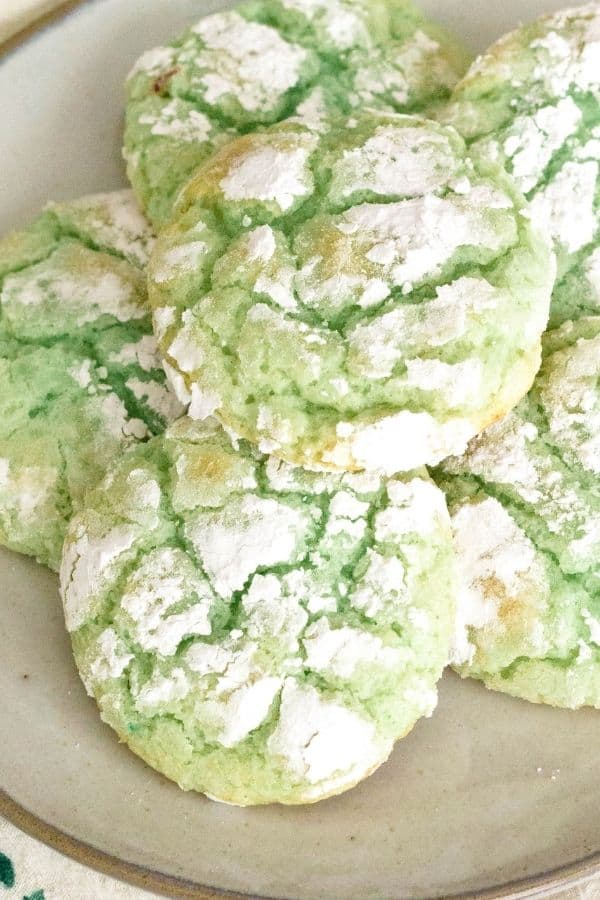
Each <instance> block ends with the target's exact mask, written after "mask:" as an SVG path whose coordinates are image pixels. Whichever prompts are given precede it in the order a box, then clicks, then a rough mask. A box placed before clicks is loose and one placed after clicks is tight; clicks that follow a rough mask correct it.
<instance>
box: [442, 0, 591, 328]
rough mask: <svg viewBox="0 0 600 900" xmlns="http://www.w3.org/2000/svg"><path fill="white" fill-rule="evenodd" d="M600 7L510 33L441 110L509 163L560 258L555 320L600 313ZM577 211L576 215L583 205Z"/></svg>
mask: <svg viewBox="0 0 600 900" xmlns="http://www.w3.org/2000/svg"><path fill="white" fill-rule="evenodd" d="M599 61H600V9H599V7H598V5H597V4H594V3H590V4H589V5H587V6H581V7H578V8H574V9H567V10H563V11H561V12H558V13H555V14H554V15H550V16H546V17H543V18H541V19H538V20H537V21H536V22H533V23H532V24H528V25H524V26H522V27H521V28H520V29H518V30H517V31H515V32H512V33H511V34H508V35H506V36H505V37H503V38H502V39H501V40H500V41H498V42H497V43H496V44H494V45H492V47H491V48H490V49H489V50H488V51H487V52H486V53H485V54H483V56H481V57H480V58H479V59H478V60H476V61H475V63H474V64H473V66H472V67H471V69H470V70H469V72H468V73H467V75H466V76H465V78H464V79H463V80H462V81H461V82H460V83H459V84H458V85H457V87H456V89H455V91H454V94H453V98H452V102H451V103H450V104H449V106H448V107H447V109H445V110H443V111H442V112H441V114H440V115H441V117H442V118H443V120H444V121H446V122H450V123H452V124H453V125H455V126H456V127H457V128H458V130H459V131H460V132H461V133H462V134H463V135H464V136H465V137H466V138H467V141H468V142H469V144H470V146H471V149H472V152H474V153H479V154H481V155H482V156H483V157H484V158H487V159H492V160H494V161H495V162H500V163H501V164H503V165H505V166H506V167H507V169H508V171H510V172H511V173H512V175H513V176H514V177H515V179H516V181H517V184H518V185H519V187H520V188H521V190H523V192H524V193H525V194H526V196H527V198H528V199H529V200H530V201H531V211H532V217H533V221H534V222H535V223H536V224H537V225H538V226H539V227H540V228H543V229H545V230H546V231H547V233H548V234H549V236H550V237H551V238H552V240H553V243H554V247H555V249H556V252H557V256H558V275H559V278H558V280H557V284H556V288H555V291H554V296H553V302H552V308H551V320H550V321H551V324H552V325H553V326H555V325H559V324H560V323H561V322H563V321H565V320H567V319H570V318H573V317H578V316H580V315H586V314H587V313H590V312H594V311H595V309H596V308H597V305H598V297H599V296H600V295H599V294H598V292H597V290H596V287H595V285H594V283H593V281H592V282H590V281H589V280H588V278H587V271H588V260H589V258H590V257H591V255H592V254H593V252H594V250H595V249H596V248H597V247H598V245H599V243H600V226H599V209H600V167H599V156H598V151H599V147H598V137H599V135H600V101H599V98H600V62H599ZM574 208H576V209H577V215H576V216H574V215H573V209H574Z"/></svg>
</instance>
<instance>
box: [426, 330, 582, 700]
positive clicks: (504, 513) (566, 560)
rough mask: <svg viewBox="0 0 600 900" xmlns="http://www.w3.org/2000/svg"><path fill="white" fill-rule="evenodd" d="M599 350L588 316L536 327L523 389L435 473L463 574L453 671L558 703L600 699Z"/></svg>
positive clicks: (522, 694) (508, 689) (493, 685)
mask: <svg viewBox="0 0 600 900" xmlns="http://www.w3.org/2000/svg"><path fill="white" fill-rule="evenodd" d="M599 351H600V318H596V317H593V318H592V317H584V318H582V319H580V320H579V321H578V322H577V323H575V324H573V323H571V322H568V323H565V324H564V325H563V326H562V327H561V328H559V329H556V330H554V331H550V332H548V334H547V335H546V337H545V356H544V362H543V365H542V368H541V370H540V373H539V375H538V377H537V378H536V381H535V383H534V386H533V388H532V390H531V392H530V394H529V395H528V397H527V398H526V399H525V400H524V401H523V402H522V403H521V404H520V405H519V406H518V407H517V408H516V409H515V410H514V411H513V412H512V413H511V414H510V415H509V416H507V417H506V418H505V419H504V420H503V421H502V422H499V423H498V424H496V425H493V426H492V427H491V428H489V429H488V430H487V431H485V432H484V433H483V434H482V435H480V436H479V437H478V438H477V439H475V440H474V441H473V442H472V443H471V445H470V446H469V450H468V452H467V453H466V454H465V455H464V456H462V457H459V458H457V459H453V460H449V461H447V462H446V463H445V464H444V466H443V472H441V473H440V479H439V483H440V485H441V486H442V487H444V489H445V490H446V491H447V492H448V496H449V500H450V509H451V513H452V515H453V523H454V531H455V544H456V549H457V553H458V558H459V563H460V566H459V569H460V571H461V572H462V575H463V585H462V588H461V591H460V592H459V603H458V609H459V614H458V627H457V636H456V640H455V651H454V661H455V663H456V664H457V665H459V666H460V672H461V674H463V675H472V676H474V677H476V678H480V679H482V680H483V681H485V683H486V684H488V686H490V687H493V688H495V689H498V690H504V691H507V692H509V693H513V694H516V695H517V696H523V697H526V698H527V699H532V700H538V701H542V702H547V703H552V704H555V705H559V706H569V707H577V706H581V705H593V706H600V654H599V651H598V647H597V645H596V644H597V642H596V638H597V636H598V635H597V631H596V630H595V627H594V623H593V621H592V619H593V618H594V617H596V616H598V614H599V612H600V609H599V607H598V601H597V589H596V583H597V580H598V559H599V554H600V494H599V492H598V489H597V483H596V482H597V475H598V472H599V471H600V416H599V410H600V395H599V392H598V376H599V372H600V367H599V363H598V360H599V359H600V355H599ZM590 623H591V624H590Z"/></svg>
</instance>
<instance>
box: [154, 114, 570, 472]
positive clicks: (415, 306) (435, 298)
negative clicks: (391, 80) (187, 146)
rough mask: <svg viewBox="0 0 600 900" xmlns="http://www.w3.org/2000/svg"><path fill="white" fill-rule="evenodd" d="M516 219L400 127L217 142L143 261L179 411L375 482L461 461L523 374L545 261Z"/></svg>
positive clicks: (543, 249) (509, 196) (435, 141)
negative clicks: (372, 474) (183, 408)
mask: <svg viewBox="0 0 600 900" xmlns="http://www.w3.org/2000/svg"><path fill="white" fill-rule="evenodd" d="M524 204H525V201H524V200H523V199H522V197H521V195H520V194H519V193H518V192H517V191H516V189H515V188H514V185H513V183H512V180H511V179H510V178H509V177H508V176H507V175H506V174H505V173H504V172H502V171H501V170H500V169H498V168H496V167H494V166H491V165H489V164H483V163H482V164H479V163H477V162H476V163H474V162H473V161H472V160H471V158H470V157H469V156H468V154H467V152H466V150H465V146H464V143H463V141H462V139H461V138H460V137H459V136H458V134H457V133H456V131H455V130H454V129H452V128H447V127H444V126H440V125H437V124H435V123H433V122H429V121H427V120H425V119H420V118H416V117H413V116H401V115H394V114H383V113H377V112H373V113H365V114H363V115H362V116H360V117H359V118H354V119H350V120H345V121H342V122H341V123H340V124H339V125H338V126H335V127H332V128H331V129H330V131H329V132H328V133H327V134H325V135H321V136H319V135H317V134H315V133H314V132H311V131H309V130H307V129H306V128H304V127H303V126H301V125H299V124H297V123H293V124H292V123H290V122H287V123H284V124H282V125H278V126H274V127H273V128H272V129H270V130H269V131H265V132H262V133H254V134H251V135H246V136H245V137H242V138H238V139H236V140H235V141H231V142H230V143H229V144H228V145H227V146H226V147H225V148H223V149H222V150H221V151H220V152H219V153H217V154H216V155H215V156H214V157H213V158H212V159H211V160H210V161H209V162H208V163H205V165H204V166H203V167H201V168H200V169H199V170H198V172H197V173H196V175H195V176H194V178H193V179H192V180H191V181H190V182H189V184H188V185H187V186H186V188H185V189H184V191H183V192H182V195H181V198H180V201H179V203H178V206H177V210H176V214H175V216H174V219H173V222H172V223H171V224H170V225H169V226H168V227H167V228H165V229H164V230H163V232H162V233H161V236H160V238H159V239H158V241H157V244H156V247H155V250H154V252H153V254H152V257H151V261H150V265H149V276H150V299H151V302H152V305H153V307H154V328H155V333H156V335H157V337H158V340H159V345H160V347H161V350H162V352H163V355H164V357H165V368H166V370H167V372H169V374H170V376H171V380H172V382H173V384H174V386H175V387H176V389H177V391H178V394H179V397H180V399H181V400H182V401H183V402H190V401H191V405H190V415H191V416H193V417H194V418H202V417H203V416H205V415H207V414H212V413H213V412H214V413H215V415H216V416H217V418H219V419H220V421H221V422H223V423H224V424H226V425H227V426H228V427H230V428H233V429H234V430H235V431H236V432H237V433H239V434H241V435H242V436H243V437H245V438H246V439H248V440H251V441H254V442H260V446H261V449H263V450H264V451H265V452H267V453H274V454H275V455H277V456H280V457H282V458H284V459H287V460H288V461H290V462H293V463H297V464H301V465H307V466H319V467H321V468H327V469H332V470H361V469H365V470H372V471H382V472H385V473H388V474H391V473H393V472H397V471H409V470H411V469H414V468H417V467H419V466H421V465H425V464H428V463H437V462H439V461H440V460H441V459H443V458H445V457H446V456H448V455H450V454H451V453H461V452H462V451H463V450H464V448H465V446H466V444H467V441H468V440H469V439H470V438H471V437H472V436H473V435H474V434H477V433H478V432H479V431H481V430H482V429H483V428H485V426H486V425H488V424H489V423H490V422H492V421H494V420H495V419H497V418H499V417H500V416H502V415H503V414H504V413H505V412H506V411H507V410H509V409H511V408H512V407H513V406H514V405H515V404H516V403H517V402H518V401H519V400H520V399H521V397H523V395H524V394H525V393H526V392H527V391H528V389H529V387H530V386H531V383H532V381H533V378H534V375H535V373H536V372H537V370H538V368H539V364H540V337H541V334H542V332H543V330H544V327H545V325H546V320H547V316H548V304H549V300H550V292H551V289H552V285H553V282H554V259H553V256H552V253H551V251H550V249H549V247H548V246H547V244H546V242H545V240H542V239H541V238H540V237H539V236H538V234H537V232H536V231H535V230H534V229H533V228H532V226H531V223H530V221H529V218H528V214H527V211H526V209H524Z"/></svg>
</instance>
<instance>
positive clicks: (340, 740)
mask: <svg viewBox="0 0 600 900" xmlns="http://www.w3.org/2000/svg"><path fill="white" fill-rule="evenodd" d="M452 563H453V556H452V552H451V541H450V531H449V519H448V514H447V510H446V507H445V504H444V500H443V496H442V494H441V492H440V491H439V490H437V488H435V486H434V485H433V484H432V482H431V481H429V479H428V477H427V475H426V474H425V473H413V474H412V475H411V476H410V477H407V478H406V479H399V478H396V479H391V480H388V481H385V480H382V479H380V478H378V477H374V476H370V477H369V478H365V477H359V476H348V475H329V474H323V473H313V472H308V471H306V470H303V469H299V468H295V467H292V466H289V465H288V464H286V463H281V462H278V461H276V460H273V459H272V458H268V457H264V456H262V455H261V454H259V453H258V452H257V451H256V450H255V449H253V448H251V447H250V445H249V444H247V443H246V442H244V441H238V442H237V444H236V446H234V445H233V444H232V442H231V440H230V439H229V438H228V436H227V435H226V434H225V433H224V432H223V430H222V429H221V427H220V426H219V425H218V424H217V423H216V421H215V420H211V419H207V420H206V421H204V422H194V421H193V420H191V419H189V418H184V419H181V420H179V421H178V422H177V423H175V424H174V425H173V426H171V427H170V428H169V429H168V430H167V431H166V433H165V435H164V436H163V437H160V438H155V439H154V440H152V441H150V442H149V443H148V444H146V445H144V446H141V447H139V448H137V449H136V450H135V451H132V453H130V454H127V455H126V456H124V457H123V459H122V460H121V461H120V462H119V463H118V464H116V465H115V467H113V469H112V470H111V471H110V472H109V474H108V475H107V477H106V479H105V481H104V482H103V483H102V484H101V485H100V486H99V488H98V490H97V491H95V492H91V493H90V494H89V495H88V502H87V508H86V509H85V510H84V511H82V512H81V513H79V514H78V515H76V516H75V518H74V519H73V521H72V523H71V526H70V529H69V534H68V536H67V539H66V542H65V549H64V555H63V565H62V569H61V593H62V597H63V602H64V607H65V618H66V622H67V627H68V628H69V630H70V631H71V633H72V637H73V644H74V649H75V656H76V660H77V663H78V666H79V668H80V671H81V674H82V678H83V680H84V682H85V684H86V687H87V688H88V690H89V691H90V692H91V693H92V694H93V696H95V697H96V699H97V700H98V702H99V704H100V707H101V711H102V715H103V717H104V718H105V719H106V720H107V721H108V722H109V723H110V724H111V725H112V726H113V727H114V728H115V729H116V730H117V731H118V732H119V734H120V735H121V736H122V737H123V738H124V739H125V740H127V742H128V743H129V744H130V746H131V747H132V748H133V749H134V750H135V751H136V752H137V753H139V754H140V755H142V756H143V757H144V758H145V759H146V760H147V761H149V762H150V764H151V765H154V766H155V767H157V768H159V769H160V770H161V771H163V772H165V773H166V774H167V775H169V776H170V777H171V778H174V779H176V780H177V781H179V783H180V784H181V785H182V786H183V787H188V788H194V789H196V790H199V791H202V792H206V793H208V794H209V795H210V796H212V797H217V798H219V799H223V800H225V801H228V802H234V803H240V804H249V803H264V802H273V801H279V802H283V803H299V802H308V801H312V800H317V799H320V798H321V797H324V796H328V795H330V794H332V793H337V792H339V791H341V790H344V789H346V788H348V787H350V786H352V784H354V783H356V782H357V781H358V780H360V779H361V778H364V777H365V776H366V775H367V774H369V773H370V772H371V771H372V770H373V769H374V768H376V767H377V766H378V765H379V764H380V763H381V762H383V760H384V759H385V758H386V757H387V755H388V754H389V752H390V750H391V747H392V745H393V743H394V741H395V740H396V739H398V738H399V737H401V736H402V735H403V734H405V733H406V732H407V731H408V730H410V728H411V727H412V725H413V724H414V722H415V721H416V719H417V718H419V716H421V715H428V714H430V712H431V709H432V697H435V685H436V681H437V679H438V678H439V676H440V674H441V671H442V668H443V666H444V664H445V661H446V658H447V653H448V642H449V637H450V633H451V627H452V622H453V611H452V602H453V570H452ZM355 588H356V589H357V590H356V592H355V593H354V595H353V591H355ZM374 589H375V590H377V602H378V603H379V605H380V606H381V607H382V610H381V611H378V614H377V616H376V617H375V616H374V615H373V602H374V601H371V604H370V605H369V603H367V602H366V599H365V598H366V594H365V591H369V590H374ZM361 591H362V594H361ZM346 598H348V600H349V602H348V601H347V599H346ZM398 697H403V698H405V699H404V700H403V701H402V702H398ZM174 721H177V722H178V723H179V724H178V725H177V727H176V731H175V732H172V727H173V722H174ZM169 734H170V737H168V735H169ZM161 747H162V749H160V748H161ZM167 747H168V750H167V751H166V752H165V748H167Z"/></svg>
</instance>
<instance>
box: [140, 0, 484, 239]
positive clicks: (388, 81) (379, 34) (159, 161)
mask: <svg viewBox="0 0 600 900" xmlns="http://www.w3.org/2000/svg"><path fill="white" fill-rule="evenodd" d="M467 65H468V60H467V58H466V55H465V53H464V52H463V50H462V49H461V48H459V47H458V45H457V44H456V43H455V42H454V41H453V40H452V39H451V38H450V37H449V36H448V35H447V34H446V33H445V32H443V31H442V29H440V28H438V27H437V26H435V25H433V24H432V23H430V22H428V21H427V20H426V19H425V18H424V17H423V15H422V14H421V13H420V12H419V11H418V10H417V9H415V7H414V6H412V4H411V3H410V2H407V0H400V2H398V0H262V2H258V0H257V2H249V3H244V4H241V5H240V6H237V7H236V8H235V9H234V10H232V11H229V12H221V13H216V14H215V15H212V16H207V17H206V18H204V19H201V20H200V22H198V24H196V25H194V26H193V27H192V28H189V29H188V30H187V31H186V32H185V33H184V34H183V35H182V36H181V37H180V38H178V39H177V40H175V41H174V42H173V43H172V44H171V45H170V46H168V47H158V48H156V49H154V50H150V51H149V52H147V53H145V54H144V55H143V56H142V57H141V58H140V60H139V61H138V62H137V63H136V65H135V66H134V69H133V71H132V73H131V75H130V76H129V79H128V83H127V87H128V98H129V99H128V106H127V125H126V130H125V157H126V159H127V163H128V174H129V178H130V180H131V183H132V185H133V187H134V190H135V191H136V193H137V195H138V197H139V199H140V201H141V203H142V205H143V206H144V208H145V209H146V210H147V212H148V214H149V216H150V218H151V219H152V220H153V221H154V222H155V223H156V224H158V225H160V224H163V223H164V222H165V221H166V220H167V219H168V218H169V216H170V212H171V209H172V206H173V201H174V199H175V197H176V195H177V193H178V191H179V189H180V188H181V186H182V185H183V184H184V183H185V182H186V181H187V179H188V178H189V176H190V175H191V174H192V172H193V171H194V169H196V167H197V166H198V165H199V164H200V163H202V162H204V160H205V159H207V158H208V157H209V156H210V155H212V153H213V152H214V151H215V149H216V148H218V147H220V146H221V145H222V144H223V143H225V142H226V141H227V140H229V139H230V138H231V137H235V136H236V135H238V134H245V133H247V132H250V131H254V130H256V129H257V128H260V127H261V126H264V125H271V124H273V123H275V122H279V121H281V120H282V119H286V118H288V117H290V116H292V117H294V118H296V119H299V120H301V121H303V122H305V123H307V124H308V125H309V127H312V128H314V129H315V130H316V131H322V130H326V129H327V127H328V122H329V120H331V118H332V117H335V115H337V114H339V113H340V112H341V113H344V114H349V113H351V112H352V110H353V109H355V108H360V107H363V106H365V105H370V106H379V107H383V108H385V109H387V110H390V109H391V110H394V109H396V110H400V111H405V110H422V109H424V108H425V107H426V106H427V105H428V104H431V103H434V102H440V101H441V100H443V99H445V98H447V97H448V95H449V93H450V90H451V89H452V87H453V86H454V85H455V84H456V82H457V81H458V79H459V78H460V76H461V75H462V74H463V72H464V71H465V69H466V67H467Z"/></svg>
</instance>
